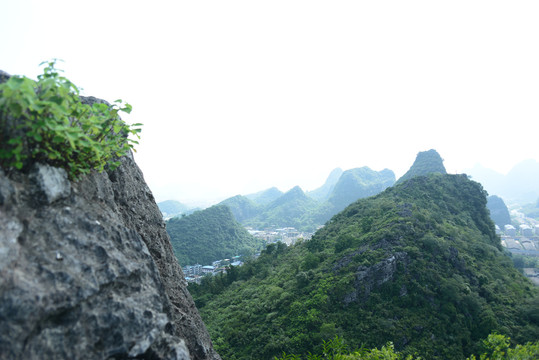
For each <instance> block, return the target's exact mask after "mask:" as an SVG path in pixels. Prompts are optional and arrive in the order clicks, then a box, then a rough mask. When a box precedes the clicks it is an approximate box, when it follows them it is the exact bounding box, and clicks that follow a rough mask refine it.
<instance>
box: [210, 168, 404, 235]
mask: <svg viewBox="0 0 539 360" xmlns="http://www.w3.org/2000/svg"><path fill="white" fill-rule="evenodd" d="M394 182H395V174H394V173H393V171H391V170H388V169H384V170H382V171H374V170H371V169H370V168H369V167H367V166H364V167H362V168H355V169H350V170H346V171H342V170H341V169H339V168H337V169H334V170H333V171H332V172H331V173H330V175H329V177H328V179H327V180H326V182H325V184H324V185H323V186H322V187H320V188H319V189H317V190H314V193H315V195H314V197H317V196H318V197H320V198H327V200H324V201H317V200H315V199H314V198H313V197H312V196H309V194H311V195H312V193H313V192H310V193H305V192H304V191H303V190H302V189H301V188H300V187H299V186H295V187H293V188H292V189H290V190H289V191H287V192H286V193H284V194H283V193H282V192H280V191H279V190H278V189H276V188H270V189H268V190H264V191H261V192H258V193H255V194H251V195H247V196H242V195H237V196H233V197H231V198H228V199H226V200H224V201H222V202H220V203H219V204H220V205H226V206H228V207H230V209H231V211H232V213H233V214H234V216H235V218H236V220H237V221H239V222H240V223H241V224H243V225H245V226H252V227H255V228H261V229H263V228H275V227H289V226H291V227H295V228H297V229H298V230H300V231H314V230H315V229H316V228H317V227H318V226H320V225H323V224H324V223H325V222H326V221H328V220H329V219H330V218H331V217H332V216H333V215H335V214H336V213H338V212H339V211H341V210H342V209H344V208H345V207H346V206H347V205H349V204H351V203H352V202H354V201H356V200H357V199H360V198H364V197H368V196H372V195H376V194H378V193H379V192H381V191H383V190H384V189H386V188H387V187H389V186H391V185H393V184H394ZM329 189H331V192H330V193H329V194H325V193H326V192H327V191H328V190H329ZM271 199H273V200H272V201H269V200H271ZM255 201H257V202H258V203H255Z"/></svg>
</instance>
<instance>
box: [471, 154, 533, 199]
mask: <svg viewBox="0 0 539 360" xmlns="http://www.w3.org/2000/svg"><path fill="white" fill-rule="evenodd" d="M466 173H467V174H469V175H471V176H472V179H474V180H475V181H478V182H480V183H481V184H482V185H483V187H484V188H485V189H486V190H487V191H488V193H489V194H491V195H498V196H500V197H502V198H503V199H504V200H505V201H506V202H514V203H518V204H520V205H525V204H530V203H535V202H536V201H537V199H538V198H539V162H537V161H535V160H531V159H529V160H524V161H522V162H520V163H518V164H516V165H515V166H514V167H513V168H512V169H511V170H510V171H509V172H508V173H507V175H503V174H500V173H498V172H496V171H494V170H491V169H488V168H485V167H484V166H481V165H479V164H478V165H476V166H475V167H473V168H472V169H468V170H466Z"/></svg>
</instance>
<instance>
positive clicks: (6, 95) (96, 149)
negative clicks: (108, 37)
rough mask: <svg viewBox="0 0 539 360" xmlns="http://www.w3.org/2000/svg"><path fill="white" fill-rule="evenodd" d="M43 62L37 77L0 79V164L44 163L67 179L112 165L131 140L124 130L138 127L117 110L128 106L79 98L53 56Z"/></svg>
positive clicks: (126, 109) (130, 145) (131, 132)
mask: <svg viewBox="0 0 539 360" xmlns="http://www.w3.org/2000/svg"><path fill="white" fill-rule="evenodd" d="M44 64H45V65H46V66H45V68H44V73H43V74H41V75H39V76H38V80H37V81H34V80H31V79H29V78H27V77H24V76H12V77H11V78H10V79H9V80H8V81H7V82H5V83H3V84H0V129H1V131H0V166H2V168H4V169H7V170H9V169H12V168H13V169H19V170H20V169H23V170H24V169H25V168H26V167H27V166H29V165H30V164H32V163H35V162H45V163H49V164H51V165H53V166H58V167H62V168H64V169H65V170H66V171H67V173H68V175H69V177H70V178H71V179H77V178H78V177H79V176H81V175H84V174H87V173H89V172H90V171H91V170H92V169H96V170H98V171H103V169H104V168H105V166H109V167H111V168H114V167H116V166H118V165H119V162H118V161H117V158H118V157H119V156H123V155H125V154H127V153H128V152H129V150H131V149H133V144H136V143H137V142H136V141H135V140H133V139H130V138H129V137H128V135H136V136H138V133H139V132H140V128H139V126H140V125H141V124H134V125H132V126H130V125H127V124H126V123H125V122H123V121H122V120H121V119H120V117H119V115H118V113H119V112H120V111H123V112H125V113H129V112H131V106H130V105H129V104H124V103H123V102H122V101H121V100H118V101H117V102H116V104H114V105H112V106H111V105H109V104H106V103H102V102H96V103H94V104H92V105H89V104H86V103H83V102H82V101H81V98H80V97H79V89H78V88H77V87H76V86H75V85H74V84H73V83H72V82H71V81H69V80H68V79H67V78H65V77H63V76H61V75H60V72H61V70H58V69H56V67H55V65H56V61H55V60H53V61H51V62H47V63H44Z"/></svg>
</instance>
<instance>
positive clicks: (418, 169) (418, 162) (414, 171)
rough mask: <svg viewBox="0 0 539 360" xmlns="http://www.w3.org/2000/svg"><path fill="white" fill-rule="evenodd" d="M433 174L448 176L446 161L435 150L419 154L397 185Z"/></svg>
mask: <svg viewBox="0 0 539 360" xmlns="http://www.w3.org/2000/svg"><path fill="white" fill-rule="evenodd" d="M431 173H438V174H446V173H447V172H446V170H445V167H444V161H443V159H442V157H441V156H440V154H438V152H437V151H436V150H434V149H430V150H428V151H421V152H419V153H418V154H417V156H416V158H415V161H414V163H413V164H412V167H411V168H410V169H409V170H408V171H407V172H406V174H404V175H403V176H402V177H401V178H400V179H399V180H397V184H400V183H402V182H404V181H406V180H409V179H411V178H413V177H415V176H424V175H428V174H431Z"/></svg>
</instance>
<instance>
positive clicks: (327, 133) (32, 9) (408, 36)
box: [0, 0, 539, 202]
mask: <svg viewBox="0 0 539 360" xmlns="http://www.w3.org/2000/svg"><path fill="white" fill-rule="evenodd" d="M0 9H1V10H2V21H1V22H0V44H1V50H0V69H3V70H4V71H7V72H8V73H11V74H20V75H26V76H28V77H32V78H35V77H36V76H37V75H38V74H39V73H40V72H41V68H39V66H38V64H39V63H40V62H41V61H44V60H48V59H51V58H60V59H63V60H64V61H65V63H63V64H60V67H61V68H63V69H64V70H65V75H66V76H67V77H68V78H69V79H71V80H72V81H73V82H74V83H75V84H76V85H78V86H79V87H82V88H83V89H84V91H83V93H84V94H85V95H93V96H96V97H101V98H104V99H107V100H109V101H113V100H115V99H118V98H121V99H124V100H126V101H128V102H129V103H131V104H132V105H133V107H134V110H133V113H132V115H131V116H129V118H126V120H127V121H128V122H131V123H133V122H142V123H144V127H143V132H142V140H141V144H140V146H139V147H138V152H137V153H136V154H135V157H136V160H137V163H138V164H139V166H140V167H141V169H142V171H143V172H144V176H145V179H146V181H147V182H148V184H149V186H150V188H151V189H152V190H153V192H154V195H155V197H156V200H157V201H162V200H166V199H176V200H180V201H184V202H190V201H192V200H200V199H204V200H208V199H214V198H225V197H229V196H233V195H236V194H248V193H252V192H256V191H258V190H263V189H266V188H269V187H271V186H277V187H278V188H279V189H281V190H282V191H287V190H288V189H290V188H291V187H293V186H295V185H299V186H301V187H302V188H303V189H304V190H312V189H314V188H316V187H318V186H320V185H322V183H323V182H324V181H325V178H326V177H327V175H328V174H329V172H330V171H331V170H332V169H333V168H335V167H341V168H342V169H344V170H346V169H350V168H354V167H361V166H369V167H370V168H372V169H374V170H382V169H383V168H389V169H391V170H393V171H394V172H395V173H396V176H397V177H399V176H401V175H402V174H403V173H404V172H405V171H406V170H407V169H408V168H409V167H410V165H411V164H412V163H413V161H414V159H415V156H416V154H417V152H419V151H424V150H428V149H431V148H434V149H436V150H437V151H438V152H439V153H440V154H441V156H442V157H443V158H444V159H445V166H446V168H447V170H448V171H449V172H462V171H464V170H465V169H467V168H471V167H473V166H474V165H475V164H477V163H481V164H482V165H484V166H486V167H489V168H492V169H494V170H497V171H499V172H502V173H505V172H507V171H508V170H509V169H510V168H511V167H512V166H513V165H515V164H516V163H518V162H520V161H522V160H525V159H530V158H531V159H536V160H539V146H538V139H539V125H538V119H539V21H538V20H537V19H539V2H538V1H536V0H533V1H518V0H515V1H473V0H472V1H470V0H466V1H458V0H457V1H433V0H429V1H358V0H355V1H338V0H336V1H316V0H314V1H313V0H310V1H294V0H286V1H280V0H272V1H256V0H247V1H226V0H219V1H211V0H208V1H203V0H200V1H181V0H176V1H160V0H154V1H133V0H130V1H120V0H107V1H101V0H97V1H96V0H94V1H91V2H88V1H84V2H83V1H77V0H69V1H58V0H47V1H43V0H38V1H29V0H0Z"/></svg>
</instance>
